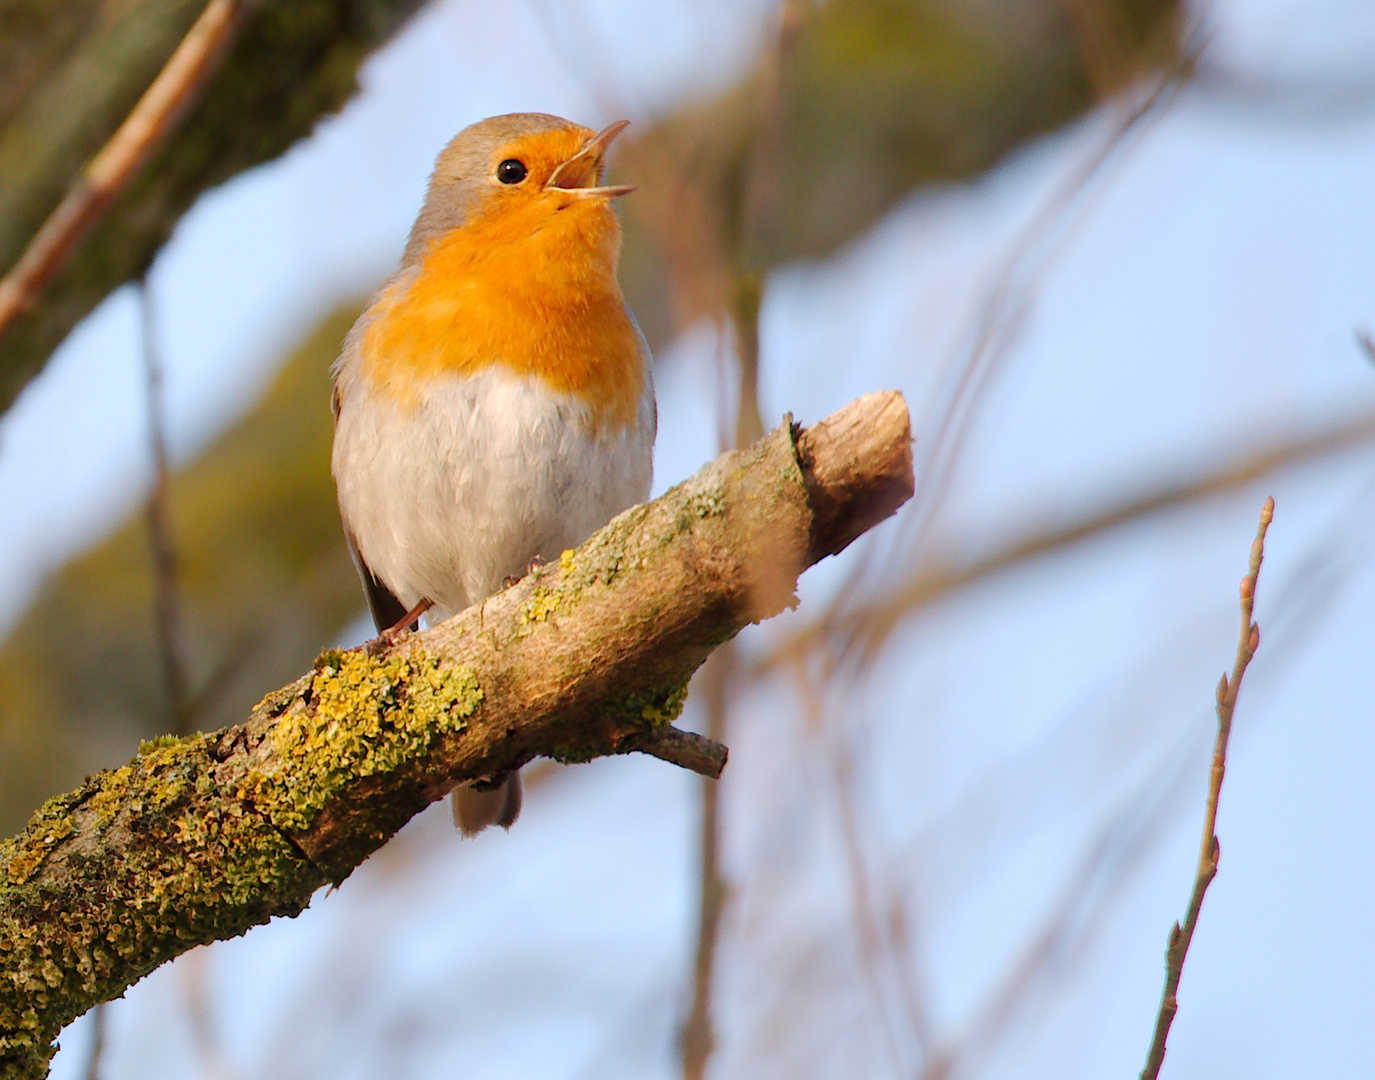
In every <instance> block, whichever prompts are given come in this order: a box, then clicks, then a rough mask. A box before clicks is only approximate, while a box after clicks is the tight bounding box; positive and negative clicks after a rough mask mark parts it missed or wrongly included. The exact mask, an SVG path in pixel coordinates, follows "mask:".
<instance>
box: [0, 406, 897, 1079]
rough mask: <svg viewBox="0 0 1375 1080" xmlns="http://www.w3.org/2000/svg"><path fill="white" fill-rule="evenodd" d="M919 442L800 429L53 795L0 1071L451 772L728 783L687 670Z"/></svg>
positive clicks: (246, 915) (34, 838)
mask: <svg viewBox="0 0 1375 1080" xmlns="http://www.w3.org/2000/svg"><path fill="white" fill-rule="evenodd" d="M910 438H911V435H910V428H909V420H908V415H907V409H906V406H905V405H904V404H903V401H902V398H901V397H900V395H898V394H896V393H885V394H873V395H868V396H866V397H864V398H861V399H859V400H858V401H856V402H853V403H852V404H851V405H849V406H847V407H846V408H845V409H843V410H841V412H839V413H837V414H836V415H835V416H833V417H831V418H829V419H828V420H826V421H823V422H822V423H820V424H817V425H815V426H813V427H811V428H808V429H806V430H802V429H799V428H797V427H796V426H794V425H793V424H791V422H785V423H784V424H783V425H782V426H781V427H779V428H778V429H776V430H775V431H774V432H772V433H771V434H770V435H768V436H766V437H765V438H764V439H762V440H760V441H759V442H758V443H756V444H755V445H754V446H753V447H751V448H750V449H748V450H745V451H739V452H734V453H730V454H726V455H723V456H722V457H720V458H718V459H717V460H716V461H715V462H713V463H711V464H709V465H708V466H706V467H705V468H703V469H702V470H701V471H700V472H699V473H698V474H697V475H696V476H694V477H693V478H692V479H690V480H688V481H686V482H684V483H682V484H680V485H678V487H676V488H674V489H673V490H672V491H670V492H668V493H667V494H665V495H664V496H662V497H661V498H659V499H656V500H655V501H653V502H651V503H647V504H644V505H642V506H638V507H635V508H633V509H631V510H628V511H626V512H625V513H624V514H621V515H620V516H619V517H617V518H616V519H615V520H614V521H612V522H611V523H610V524H609V525H607V526H606V527H605V528H604V529H602V530H601V531H600V532H598V533H597V534H596V535H595V536H593V537H592V538H591V539H590V540H588V541H587V543H585V544H583V545H582V546H581V547H580V548H578V549H577V550H576V551H568V552H565V553H564V555H563V557H562V558H561V559H560V560H559V562H558V563H557V564H553V565H550V566H546V567H543V568H541V569H539V570H537V571H534V572H533V573H531V574H530V575H529V576H528V577H526V578H525V579H524V580H522V581H521V582H519V583H518V584H516V585H514V586H512V587H511V588H509V589H507V590H505V591H503V592H501V593H499V594H497V595H496V596H493V597H491V598H489V599H488V600H486V601H485V602H483V603H482V604H480V605H478V606H475V607H473V608H470V609H469V610H468V611H465V612H463V613H461V614H459V615H457V616H455V617H454V618H453V619H451V620H449V621H448V622H446V623H443V624H441V625H440V626H438V627H435V628H433V629H431V630H427V631H425V632H423V633H420V634H415V635H409V636H407V637H404V638H403V639H401V640H400V641H399V642H396V643H395V644H391V645H384V644H383V643H381V642H373V643H370V645H369V646H365V647H363V648H360V649H355V650H350V651H347V652H337V651H328V652H326V653H323V654H322V655H321V656H320V657H319V659H318V660H317V661H316V664H315V668H314V670H313V671H311V672H310V673H308V674H306V675H304V676H302V677H301V678H300V679H298V680H296V681H295V682H294V683H292V684H291V685H289V686H287V687H284V688H282V689H281V690H278V691H276V692H274V693H272V694H269V695H268V696H267V697H266V698H264V699H263V701H262V702H261V703H260V704H259V705H258V706H257V707H256V708H255V709H254V710H253V712H252V715H251V716H249V717H248V719H247V720H246V721H245V722H244V723H242V724H236V725H233V726H231V727H229V728H225V729H223V730H221V731H218V732H214V733H211V734H204V735H197V736H195V737H193V738H188V739H176V738H171V737H168V738H163V739H159V740H156V741H154V742H152V743H146V744H144V746H143V747H142V749H141V750H140V753H139V754H138V756H137V757H136V758H135V759H134V760H133V761H131V762H130V763H129V764H127V765H125V766H123V767H122V768H120V769H117V770H115V771H113V772H106V773H101V774H100V775H98V776H95V777H92V778H90V779H88V780H87V782H86V783H85V784H83V785H82V786H81V787H80V788H79V789H77V790H76V791H73V792H71V793H69V794H66V795H62V796H59V797H58V798H55V799H52V800H50V801H49V802H48V803H47V804H46V805H45V806H44V807H43V808H42V809H40V810H39V811H38V812H37V813H36V814H35V815H34V817H33V818H32V820H31V821H30V822H29V824H28V826H27V827H26V828H25V829H24V831H23V832H22V833H20V834H19V835H18V836H17V837H15V838H14V839H12V840H10V841H7V842H6V843H5V844H4V845H2V846H0V1076H3V1077H41V1076H44V1075H46V1072H47V1065H48V1061H49V1060H50V1058H51V1056H52V1053H53V1047H52V1045H51V1044H52V1040H53V1039H54V1038H55V1037H56V1035H57V1033H58V1032H59V1031H60V1030H61V1028H62V1027H63V1026H64V1025H65V1024H67V1023H68V1022H70V1021H71V1020H72V1019H74V1018H75V1017H76V1016H78V1015H80V1014H81V1013H82V1012H84V1011H85V1010H86V1009H88V1008H90V1007H91V1006H92V1005H93V1004H95V1003H96V1002H99V1001H104V1000H108V999H110V998H113V997H116V996H118V995H119V994H120V993H122V992H123V991H124V989H125V988H126V987H128V986H129V985H131V984H132V983H134V982H135V981H137V980H138V979H139V978H141V977H142V976H143V975H145V974H147V973H148V972H149V971H151V970H153V969H154V968H155V967H157V966H158V965H159V964H161V963H163V962H165V961H167V960H170V959H171V958H173V957H175V956H177V955H178V954H180V953H182V952H185V951H186V950H188V949H190V948H192V947H194V946H195V945H199V944H202V943H205V942H209V941H213V940H216V939H218V938H226V937H232V936H234V935H237V934H241V933H243V932H244V931H245V930H247V929H248V928H249V927H251V926H253V925H255V924H257V923H261V922H264V921H266V920H267V919H268V918H270V917H271V916H273V915H295V914H296V913H298V912H299V911H301V910H302V909H303V908H304V907H305V906H306V904H307V903H308V902H309V899H310V896H311V894H312V893H313V892H314V891H315V890H316V889H317V888H319V887H320V886H321V885H323V884H326V883H330V882H336V883H337V882H339V881H342V880H343V879H344V878H345V877H347V876H348V874H349V873H350V872H351V871H352V870H353V868H354V867H355V866H357V865H358V864H359V863H360V862H361V861H362V860H363V859H364V858H366V857H367V856H368V854H370V853H371V852H372V851H374V850H375V849H376V848H377V847H379V846H380V845H381V844H383V843H384V842H385V841H386V840H387V839H388V838H389V837H390V836H391V835H392V834H393V833H394V832H395V831H396V830H397V829H398V828H400V827H401V826H402V825H403V824H404V823H405V822H406V821H407V820H408V819H409V818H410V817H411V816H412V815H413V814H415V813H416V812H417V811H419V810H421V809H422V808H423V807H424V806H426V805H427V804H428V803H429V802H431V801H433V800H435V799H438V798H440V797H441V796H442V795H444V794H445V793H446V792H447V791H448V790H449V789H450V788H452V787H453V786H454V785H455V784H457V783H459V782H465V781H473V780H483V779H494V778H497V777H499V776H501V775H502V774H504V773H505V772H507V771H508V770H510V769H513V768H517V767H519V766H520V765H522V764H524V763H525V762H527V761H529V760H530V759H531V758H533V757H536V756H549V757H553V758H556V759H559V760H562V761H586V760H589V759H591V758H594V757H597V756H599V755H603V754H614V753H626V752H629V751H632V750H643V751H645V752H648V753H654V754H657V755H659V756H662V757H665V758H667V759H668V760H673V761H679V762H680V763H682V764H686V765H689V766H690V767H693V768H698V769H699V770H700V771H704V772H713V771H715V772H719V770H720V766H721V764H722V763H723V760H724V759H723V752H721V751H720V750H719V748H718V749H713V746H712V745H706V746H704V745H702V743H703V741H702V740H694V739H686V740H685V739H682V738H679V737H676V736H675V735H673V734H672V733H671V732H670V731H669V730H667V725H668V724H670V722H671V721H672V720H673V719H674V718H675V717H676V716H677V715H678V713H679V711H680V710H681V708H682V703H683V698H684V696H685V694H686V687H687V682H688V679H689V678H690V677H691V675H692V673H693V672H694V671H695V670H696V668H697V667H698V665H700V664H701V663H702V661H703V660H704V659H705V658H706V657H707V655H708V654H709V653H710V652H711V650H712V649H713V648H714V647H716V646H717V645H719V644H721V643H722V642H724V641H726V640H728V639H729V638H731V637H732V636H734V635H735V634H736V633H737V632H738V631H739V630H740V629H741V628H742V627H743V626H745V625H747V624H748V623H751V622H757V621H759V620H760V619H764V618H767V617H769V616H771V615H774V614H777V613H778V612H779V611H782V610H783V609H784V608H787V607H789V606H791V605H792V604H793V603H794V602H795V600H794V596H793V588H794V586H795V584H796V580H797V575H798V574H799V573H800V572H801V571H802V570H803V569H805V568H806V567H807V566H809V565H811V564H812V563H813V562H816V561H817V560H818V559H821V558H823V557H824V556H826V555H828V554H833V553H834V552H836V551H839V550H840V549H841V548H843V547H845V546H846V545H847V544H848V543H850V541H851V540H853V539H854V538H855V537H857V536H858V535H860V534H861V533H862V532H863V531H865V530H866V529H867V528H869V527H871V526H872V525H874V524H875V523H877V522H878V521H881V520H882V519H883V518H885V517H887V516H889V515H890V514H892V513H893V512H894V511H895V510H896V509H897V507H898V506H900V505H901V504H902V503H903V502H904V501H905V500H906V499H907V498H908V497H910V495H911V493H912V483H913V481H912V464H911V451H910Z"/></svg>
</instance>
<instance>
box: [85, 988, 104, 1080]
mask: <svg viewBox="0 0 1375 1080" xmlns="http://www.w3.org/2000/svg"><path fill="white" fill-rule="evenodd" d="M109 1004H110V1003H109V1002H108V1001H102V1002H101V1003H100V1004H99V1005H97V1006H96V1007H95V1008H93V1009H92V1010H91V1050H90V1053H89V1054H88V1055H87V1057H86V1073H85V1075H86V1080H100V1060H101V1058H103V1057H104V1056H105V1020H106V1016H105V1012H106V1009H107V1008H108V1007H109Z"/></svg>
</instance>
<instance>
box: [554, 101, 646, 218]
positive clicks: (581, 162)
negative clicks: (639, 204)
mask: <svg viewBox="0 0 1375 1080" xmlns="http://www.w3.org/2000/svg"><path fill="white" fill-rule="evenodd" d="M629 124H630V121H629V120H617V121H616V122H615V123H614V124H612V125H611V126H610V127H605V128H602V130H601V131H599V132H597V134H595V135H593V136H592V138H590V139H588V140H587V142H586V143H584V144H583V147H582V149H581V150H579V151H578V152H577V153H576V154H574V155H573V156H572V157H571V158H569V159H568V160H567V161H565V162H564V163H563V164H562V165H560V166H559V167H558V168H557V169H555V170H554V175H553V176H551V177H549V180H548V182H547V183H546V184H545V185H544V186H545V189H546V190H547V189H549V188H558V189H559V190H561V191H568V192H571V193H572V194H574V195H588V196H598V197H600V198H603V199H614V198H615V197H616V196H617V195H625V194H627V193H628V192H631V191H634V190H635V189H634V188H633V187H629V186H627V185H624V184H622V185H619V186H612V187H600V186H598V181H599V180H600V179H601V175H602V162H603V161H604V160H605V158H606V148H607V147H608V146H610V145H611V140H612V139H614V138H615V137H616V136H617V135H619V134H620V133H621V132H622V131H624V130H625V129H626V127H627V126H628V125H629Z"/></svg>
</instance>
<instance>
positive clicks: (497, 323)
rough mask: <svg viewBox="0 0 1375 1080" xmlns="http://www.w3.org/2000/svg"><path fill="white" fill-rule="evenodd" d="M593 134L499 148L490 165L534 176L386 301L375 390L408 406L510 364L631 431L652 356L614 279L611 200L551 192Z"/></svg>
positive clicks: (429, 257)
mask: <svg viewBox="0 0 1375 1080" xmlns="http://www.w3.org/2000/svg"><path fill="white" fill-rule="evenodd" d="M591 134H592V133H591V132H590V131H588V130H587V129H585V128H578V129H573V130H561V131H550V132H539V133H536V134H532V135H526V136H522V137H521V138H519V139H515V140H512V142H511V143H509V144H507V145H506V146H503V147H502V148H501V149H500V151H499V152H498V155H497V156H496V158H495V160H494V163H493V168H495V163H496V161H500V160H502V159H505V158H508V157H514V158H517V159H518V160H520V161H522V162H523V163H524V164H525V166H526V168H527V169H528V170H529V177H528V179H527V180H526V182H525V183H523V184H520V185H518V186H517V185H512V186H509V187H505V186H502V185H494V186H493V188H492V190H491V191H490V192H489V193H487V194H486V195H485V197H484V198H483V199H482V200H481V202H480V203H479V205H478V206H476V207H475V208H474V209H473V211H472V212H471V213H470V215H469V218H468V220H467V221H465V222H464V224H463V225H462V226H461V227H460V228H457V229H454V230H452V231H450V232H449V233H447V234H445V235H444V236H441V237H439V238H438V239H436V240H435V241H434V242H433V243H432V244H431V246H430V248H429V250H428V251H427V252H426V253H425V255H424V257H423V259H422V260H421V264H420V268H419V271H418V273H417V274H416V276H415V278H414V279H413V280H412V281H411V282H410V283H409V284H408V285H406V286H404V287H400V288H396V289H393V290H388V291H387V292H386V293H384V294H383V295H382V296H380V297H379V298H378V300H377V312H376V314H377V317H376V318H375V319H374V321H373V322H372V324H371V325H370V326H369V327H368V330H367V332H366V333H365V335H364V338H363V350H362V351H363V371H364V374H365V375H366V377H367V378H368V379H369V381H370V382H371V383H372V384H373V385H374V387H376V388H377V389H378V390H380V391H382V392H384V393H386V394H388V395H389V396H391V397H393V398H394V399H396V400H398V401H403V402H409V401H414V400H415V395H416V392H417V391H418V389H419V388H420V387H421V386H422V385H423V384H424V382H425V381H426V380H428V379H432V378H435V377H438V376H442V375H472V374H476V373H477V372H479V371H482V370H484V369H486V368H488V367H492V366H501V367H503V368H505V369H507V370H509V371H511V372H512V373H513V374H517V375H525V376H532V377H535V378H538V379H541V380H542V381H543V382H544V383H545V384H546V385H547V386H549V388H550V389H552V390H554V391H557V392H560V393H566V394H570V395H573V396H575V397H577V398H578V399H579V400H581V401H582V402H584V403H585V404H586V405H587V406H588V410H589V418H590V421H591V423H592V425H593V426H594V427H596V428H601V427H603V426H605V425H608V424H609V425H613V426H628V425H630V424H633V423H634V421H635V415H636V410H637V408H638V403H639V398H640V393H641V390H642V387H643V383H644V368H643V364H644V358H643V357H642V356H641V354H640V345H639V338H638V335H637V334H636V332H635V328H634V324H633V323H632V321H631V319H630V314H629V312H628V311H627V310H626V306H625V300H624V298H623V297H622V296H621V290H620V286H619V285H618V283H617V281H616V259H617V255H618V253H619V250H620V239H621V234H620V225H619V223H618V222H617V220H616V215H615V214H614V213H613V212H612V210H611V208H610V207H609V206H608V205H607V201H606V199H605V198H602V197H595V196H594V197H589V196H584V195H578V194H576V193H573V192H568V191H564V190H561V189H558V188H554V189H548V190H546V189H545V188H544V186H543V185H544V181H545V180H547V179H548V177H549V176H550V175H552V173H553V172H554V170H555V169H556V168H558V166H559V165H560V164H562V163H563V162H564V161H567V160H568V159H569V158H571V157H572V156H573V155H575V154H576V153H577V152H578V150H579V149H580V148H581V147H582V146H583V145H584V143H585V142H586V140H587V139H588V138H590V137H591Z"/></svg>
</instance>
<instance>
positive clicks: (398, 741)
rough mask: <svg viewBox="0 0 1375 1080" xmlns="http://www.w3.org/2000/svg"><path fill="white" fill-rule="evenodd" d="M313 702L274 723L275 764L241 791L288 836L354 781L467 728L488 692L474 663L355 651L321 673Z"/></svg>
mask: <svg viewBox="0 0 1375 1080" xmlns="http://www.w3.org/2000/svg"><path fill="white" fill-rule="evenodd" d="M309 699H310V701H311V702H312V705H311V706H307V705H306V704H305V703H304V702H301V703H299V704H297V705H296V706H293V707H292V708H291V709H289V710H288V711H287V712H286V713H285V714H284V715H283V716H282V718H281V719H280V720H279V721H278V722H277V724H276V725H275V726H274V727H273V729H272V733H271V735H270V739H271V742H272V748H273V750H274V751H275V753H274V754H273V756H272V757H271V759H270V764H269V765H267V766H266V767H265V768H263V769H254V770H252V771H250V773H249V775H248V777H247V779H246V780H245V782H244V785H243V787H242V789H241V790H240V793H239V794H240V797H241V798H246V799H249V800H250V801H252V802H253V804H254V805H255V806H257V807H258V808H259V809H260V810H262V811H263V812H264V813H266V814H267V815H268V816H269V818H270V819H271V820H272V822H273V824H274V825H276V826H277V827H278V828H280V829H284V830H287V831H290V832H300V831H304V830H305V829H308V828H309V827H310V825H311V823H312V822H313V821H314V820H315V818H316V817H317V816H318V814H319V813H320V811H321V810H322V809H323V808H324V806H325V804H326V803H327V802H328V801H329V799H330V797H331V796H332V795H333V794H334V793H335V792H336V791H338V790H339V788H340V787H342V786H343V785H344V784H345V783H346V782H348V781H349V780H351V779H355V778H357V777H360V776H373V775H378V774H382V773H387V772H391V771H392V770H394V769H396V768H397V767H399V766H401V765H402V764H404V763H405V762H407V761H410V760H412V759H414V758H416V757H418V756H419V755H420V754H422V753H423V752H424V749H425V747H427V746H428V745H429V744H430V742H431V740H433V739H434V738H435V737H436V736H437V735H440V734H442V733H455V732H459V731H462V730H463V728H464V727H465V726H466V718H467V717H469V716H471V715H472V714H473V712H474V711H475V710H476V709H477V706H478V704H479V703H480V702H481V701H482V688H481V687H480V686H479V685H478V682H477V677H476V676H475V675H474V674H473V671H472V669H471V668H467V667H462V666H455V665H447V666H446V665H442V664H441V662H440V661H439V660H438V658H436V657H434V656H432V655H431V654H429V653H426V652H424V651H423V650H419V649H416V650H412V651H411V652H410V653H408V654H406V655H392V656H388V657H385V658H383V659H376V658H373V657H371V656H369V655H368V654H367V653H366V652H363V651H361V650H359V651H354V652H348V653H344V654H342V655H341V656H340V658H339V664H338V666H337V667H336V666H333V665H326V666H324V667H321V668H320V669H319V670H318V671H316V672H315V674H314V677H313V678H312V680H311V684H310V698H309Z"/></svg>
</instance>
